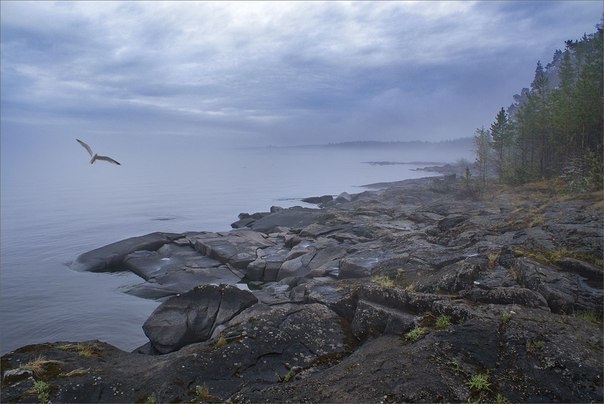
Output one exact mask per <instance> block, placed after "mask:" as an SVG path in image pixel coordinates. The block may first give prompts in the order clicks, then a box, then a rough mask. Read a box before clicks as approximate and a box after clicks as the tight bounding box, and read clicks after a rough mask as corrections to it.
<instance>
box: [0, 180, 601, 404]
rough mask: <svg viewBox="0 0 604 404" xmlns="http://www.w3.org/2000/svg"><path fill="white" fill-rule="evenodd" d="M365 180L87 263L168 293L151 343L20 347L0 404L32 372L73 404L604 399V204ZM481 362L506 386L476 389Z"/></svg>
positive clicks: (593, 199) (95, 256) (136, 242)
mask: <svg viewBox="0 0 604 404" xmlns="http://www.w3.org/2000/svg"><path fill="white" fill-rule="evenodd" d="M369 186H371V187H372V188H369V190H367V191H364V192H361V193H358V194H353V195H350V194H346V193H343V194H340V195H339V196H337V197H335V198H332V199H331V200H322V201H321V200H320V199H318V200H317V201H319V205H318V206H321V208H320V209H314V208H303V207H299V206H298V207H291V208H279V207H273V208H271V211H270V212H263V213H262V212H261V213H253V214H248V216H244V217H241V215H240V219H239V221H238V222H235V224H236V225H235V224H234V226H233V227H235V228H234V229H233V230H230V231H225V232H204V231H199V232H186V233H180V234H176V233H160V232H158V233H152V234H149V235H145V236H140V237H134V238H131V239H127V240H122V241H118V242H116V243H112V244H110V245H108V246H105V247H100V248H99V249H96V250H93V251H90V252H88V253H85V254H82V255H81V256H80V257H78V259H77V260H76V261H77V262H76V263H77V265H78V266H79V268H78V269H79V270H88V271H93V272H96V271H109V272H111V271H117V270H129V271H132V272H134V273H136V274H137V275H139V276H140V277H142V278H143V279H144V280H145V281H146V282H144V283H143V284H142V286H140V287H139V288H137V289H136V290H131V291H129V293H132V294H136V295H138V296H143V297H153V298H156V299H157V298H162V299H163V302H162V303H161V304H160V306H159V307H158V309H157V310H156V311H155V312H154V313H153V314H152V315H151V316H150V317H149V319H148V320H147V321H146V322H145V324H144V325H143V329H144V330H145V333H146V334H147V336H148V337H149V339H150V342H149V344H147V345H145V346H143V347H141V348H139V349H138V350H136V353H128V352H124V351H120V350H119V349H117V348H115V347H112V346H110V345H108V344H105V343H102V342H100V341H86V342H79V343H75V342H67V343H66V342H56V343H46V344H38V345H33V346H26V347H22V348H19V349H17V350H15V351H13V352H11V353H8V354H6V355H3V356H2V372H3V376H2V378H3V382H2V383H3V384H2V386H3V389H2V401H16V402H20V401H22V400H26V399H27V397H28V394H30V393H28V391H29V390H28V389H29V388H30V387H31V385H32V384H33V383H34V381H36V380H43V381H44V382H45V383H48V384H49V386H51V387H52V388H51V390H50V393H51V397H50V399H51V400H52V401H61V402H78V401H90V400H91V398H92V397H95V399H92V401H108V402H112V401H113V402H119V401H120V400H121V401H137V400H138V401H140V400H142V401H145V400H146V399H148V398H149V397H152V396H153V397H155V398H156V399H157V400H158V401H172V400H176V401H186V400H191V399H195V397H196V394H197V392H196V387H195V386H200V387H204V386H205V388H206V389H207V394H208V396H207V397H206V401H207V400H208V399H211V398H214V399H219V400H221V401H224V400H231V401H234V402H255V401H258V400H274V401H283V400H294V401H308V400H310V401H333V400H345V401H348V400H363V401H376V400H378V401H379V400H384V397H387V400H386V401H438V400H447V401H467V400H468V399H489V400H493V399H495V398H496V397H495V396H496V395H501V396H502V397H505V398H506V399H508V400H511V401H543V400H546V401H590V400H591V401H595V400H598V401H601V399H602V389H601V382H600V384H599V386H600V387H597V386H598V382H597V380H600V381H601V380H602V362H601V358H600V359H598V358H599V356H598V355H597V354H596V353H597V351H598V350H600V352H601V349H602V336H601V334H602V333H601V330H602V324H601V318H602V301H603V300H602V269H601V254H602V247H601V244H602V243H601V241H602V229H601V223H602V218H603V213H602V208H601V203H602V202H601V199H602V198H601V195H583V196H581V197H575V198H563V197H556V196H555V194H553V193H552V189H551V187H550V186H548V185H547V184H542V185H539V184H527V185H526V186H524V187H519V188H518V189H516V190H514V192H511V191H510V190H507V191H506V190H505V189H499V190H496V191H493V195H490V196H489V198H488V199H484V200H473V199H471V198H468V195H465V194H464V192H465V190H464V188H463V186H462V185H461V184H460V183H459V181H456V179H455V178H454V177H453V176H451V175H448V176H437V177H424V178H420V179H409V180H403V181H397V182H391V183H389V184H388V185H387V186H386V183H377V184H369ZM376 187H377V188H379V189H376ZM574 212H584V213H583V214H582V215H577V214H575V213H574ZM599 257H600V258H599ZM598 260H600V261H599V262H598ZM241 280H245V281H246V283H247V284H248V285H252V286H254V288H251V289H253V290H251V291H250V290H249V289H247V288H238V287H234V286H232V285H235V284H237V283H239V282H240V281H241ZM200 283H201V284H203V286H198V287H194V286H195V285H197V284H200ZM211 284H214V285H211ZM569 290H571V291H572V290H574V291H576V292H574V293H569ZM185 313H186V316H185V317H184V318H188V319H189V320H187V321H184V322H183V315H184V314H185ZM584 313H590V314H589V315H588V314H584ZM190 319H195V320H194V321H193V322H191V321H190ZM166 324H169V326H167V327H166ZM301 325H304V326H301ZM277 336H278V338H277ZM571 336H572V338H573V340H574V341H576V342H577V343H576V344H572V345H570V346H569V344H566V343H565V341H567V340H568V339H569V338H571ZM435 347H436V348H435ZM85 350H90V351H91V353H90V355H87V354H86V355H82V351H85ZM271 352H272V354H271ZM435 353H438V354H437V355H436V356H435ZM460 353H462V354H461V356H460ZM494 353H496V354H494ZM267 355H268V356H267ZM493 355H495V356H493ZM36 357H43V358H45V359H44V360H43V362H44V363H43V364H42V365H41V366H42V367H43V368H44V369H45V370H43V371H41V372H38V373H34V372H33V370H30V369H28V367H27V366H24V364H27V363H28V361H31V360H33V359H35V358H36ZM225 358H226V359H225ZM572 358H581V359H576V360H575V359H572ZM535 361H537V363H550V362H552V361H553V362H555V363H559V364H563V365H562V366H563V367H564V369H566V371H564V372H561V373H560V372H557V371H556V369H557V368H555V367H551V368H548V367H545V368H543V369H542V370H541V371H540V372H537V373H535V372H533V371H530V370H529V369H532V368H533V365H531V364H532V363H535ZM108 363H111V364H112V365H111V366H109V365H108ZM379 363H390V364H391V365H392V366H390V367H389V369H390V371H389V372H388V373H387V374H382V375H380V371H379V369H383V367H382V365H379ZM451 363H456V366H452V365H450V364H451ZM375 366H377V367H375ZM46 368H48V369H46ZM50 368H52V369H55V370H52V369H50ZM147 368H149V369H159V368H161V369H163V370H161V371H159V372H157V371H149V370H147V371H146V370H145V369H147ZM187 368H195V369H196V371H195V372H194V373H189V372H187V371H186V369H187ZM57 369H58V370H57ZM78 369H80V371H79V372H76V371H77V370H78ZM237 369H238V370H237ZM478 369H485V370H486V376H487V377H488V379H489V381H490V383H491V385H492V386H494V387H495V388H493V389H489V390H481V391H476V390H475V389H473V388H471V387H470V386H469V380H470V379H471V375H474V374H477V372H479V370H478ZM411 371H413V374H416V375H420V376H419V377H409V375H410V374H411V373H409V372H411ZM73 372H75V373H73ZM577 372H578V373H577ZM67 374H70V376H65V375H67ZM575 374H576V375H579V374H580V375H581V376H580V377H578V376H577V377H575V376H574V375H575ZM101 375H102V376H101ZM514 375H516V376H514ZM518 377H522V378H524V380H525V381H526V382H524V383H518ZM390 378H393V379H395V380H397V383H396V384H388V382H387V381H388V380H390ZM160 380H161V382H160ZM170 380H172V382H170ZM175 380H183V381H186V382H185V383H183V384H178V383H175V382H174V381H175ZM166 383H167V384H166ZM586 383H587V384H586ZM590 383H591V384H590ZM75 385H78V386H80V388H79V389H76V390H74V389H73V388H72V387H73V386H75ZM111 386H113V387H115V386H118V388H117V392H118V393H120V394H117V393H115V390H112V387H111ZM153 386H164V387H162V388H161V389H160V390H156V388H154V387H153ZM187 386H189V387H187ZM590 386H591V387H590Z"/></svg>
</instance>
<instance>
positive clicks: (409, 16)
mask: <svg viewBox="0 0 604 404" xmlns="http://www.w3.org/2000/svg"><path fill="white" fill-rule="evenodd" d="M601 17H602V3H601V2H600V1H568V2H565V1H551V2H549V1H538V2H519V1H510V2H505V1H504V2H442V3H438V2H325V3H324V2H267V3H255V2H237V3H228V2H207V3H206V2H203V3H197V2H165V3H160V2H104V1H103V2H88V1H87V2H37V1H36V2H22V1H18V2H13V1H2V2H1V49H2V54H1V108H2V109H1V114H2V115H1V120H2V134H3V135H6V134H9V135H14V134H19V133H27V132H33V133H42V132H44V133H48V135H49V136H52V135H58V134H65V135H69V136H74V135H77V134H82V133H94V134H97V135H102V134H105V133H107V134H123V133H135V134H147V133H154V134H166V135H169V134H194V135H199V136H204V137H207V139H208V141H214V140H223V141H227V142H230V143H239V144H245V145H250V144H275V145H285V144H310V143H327V142H338V141H351V140H413V139H421V140H441V139H453V138H459V137H464V136H470V135H472V134H473V132H474V129H475V128H476V127H479V126H481V125H485V126H486V125H489V124H490V123H491V122H492V121H493V120H494V117H495V114H496V113H497V111H498V109H499V108H501V107H502V106H506V107H507V106H508V105H509V104H510V103H511V102H512V101H513V99H512V96H513V95H514V93H518V92H520V90H521V88H522V87H527V86H528V85H529V84H530V82H531V80H532V76H533V72H534V68H535V65H536V62H537V60H541V61H542V62H543V64H544V65H545V64H546V63H548V62H550V61H551V57H552V54H553V52H554V51H555V50H556V49H562V48H563V47H564V41H565V40H568V39H579V38H580V37H581V36H582V35H583V34H584V33H587V34H589V33H592V32H594V31H595V25H596V24H597V23H598V22H600V19H601Z"/></svg>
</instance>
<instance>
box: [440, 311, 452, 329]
mask: <svg viewBox="0 0 604 404" xmlns="http://www.w3.org/2000/svg"><path fill="white" fill-rule="evenodd" d="M450 325H451V317H449V316H447V315H445V314H441V315H440V316H438V317H437V318H436V328H439V329H443V328H447V327H449V326H450Z"/></svg>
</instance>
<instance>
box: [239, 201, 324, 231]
mask: <svg viewBox="0 0 604 404" xmlns="http://www.w3.org/2000/svg"><path fill="white" fill-rule="evenodd" d="M329 217H330V215H329V214H327V213H326V212H325V211H324V210H322V209H310V208H302V207H300V206H294V207H292V208H288V209H283V210H281V211H278V212H275V213H271V214H270V215H266V216H264V217H262V218H260V219H258V220H256V221H255V222H253V223H251V224H250V225H249V227H250V228H251V229H252V230H255V231H259V232H263V233H271V232H272V231H274V230H275V228H277V227H280V226H281V227H289V228H291V229H302V228H304V227H306V226H309V225H311V224H313V223H322V222H324V221H325V220H327V219H328V218H329Z"/></svg>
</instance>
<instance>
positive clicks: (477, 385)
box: [467, 373, 491, 392]
mask: <svg viewBox="0 0 604 404" xmlns="http://www.w3.org/2000/svg"><path fill="white" fill-rule="evenodd" d="M467 385H468V387H469V388H470V390H472V391H476V392H481V391H490V390H491V383H490V382H489V376H488V375H485V374H483V373H477V374H475V375H474V376H472V377H471V378H470V380H468V383H467Z"/></svg>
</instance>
